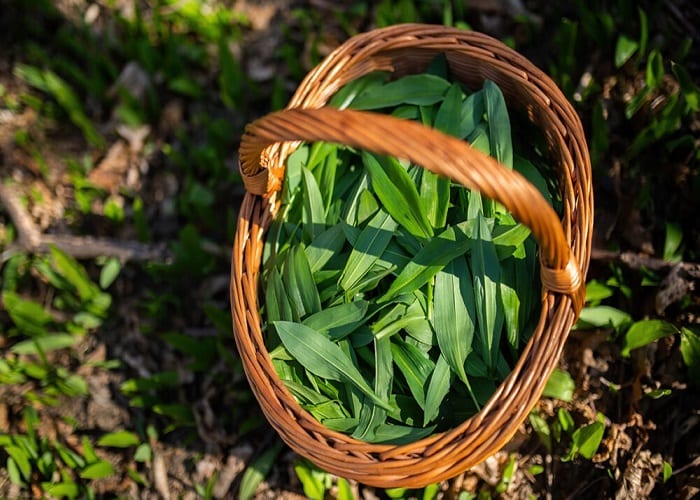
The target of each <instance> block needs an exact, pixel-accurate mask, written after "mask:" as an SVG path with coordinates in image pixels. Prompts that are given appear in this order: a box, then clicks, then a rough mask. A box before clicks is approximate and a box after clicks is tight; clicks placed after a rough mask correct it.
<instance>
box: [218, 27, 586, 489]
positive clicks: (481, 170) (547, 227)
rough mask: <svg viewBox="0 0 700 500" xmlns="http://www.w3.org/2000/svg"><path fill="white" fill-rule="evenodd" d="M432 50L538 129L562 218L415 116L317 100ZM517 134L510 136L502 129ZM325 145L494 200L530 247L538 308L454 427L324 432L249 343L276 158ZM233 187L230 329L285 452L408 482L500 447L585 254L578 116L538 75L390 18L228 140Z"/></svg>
mask: <svg viewBox="0 0 700 500" xmlns="http://www.w3.org/2000/svg"><path fill="white" fill-rule="evenodd" d="M439 53H444V54H445V55H446V58H447V62H448V66H449V70H450V72H451V74H452V75H453V77H454V78H455V79H457V80H459V81H461V82H462V83H463V84H465V85H466V86H468V87H470V88H474V89H478V88H481V87H482V85H483V82H484V80H485V79H491V80H493V81H495V82H496V83H497V84H498V85H499V86H500V87H501V89H502V91H503V93H504V96H505V98H506V102H507V105H508V107H509V109H511V110H517V111H520V112H522V113H523V114H524V115H525V116H527V118H528V119H529V120H530V121H531V122H532V123H533V124H534V125H535V126H536V127H537V128H538V129H539V130H540V131H541V132H542V134H543V136H544V137H545V139H546V142H547V144H548V146H549V149H550V157H551V161H552V163H553V167H554V168H555V169H556V172H557V176H558V179H557V180H558V182H559V192H560V196H561V199H562V201H563V215H562V216H561V218H560V217H559V216H557V215H556V214H555V212H554V211H553V210H552V209H551V207H550V206H549V205H548V204H547V202H545V200H544V199H543V198H542V197H541V195H540V193H539V191H537V189H535V188H534V187H533V186H532V185H530V184H529V183H528V182H527V181H526V180H525V179H524V178H523V177H522V176H520V175H519V174H518V173H517V172H514V171H511V170H507V169H506V168H504V167H502V166H500V165H499V164H498V163H497V162H496V161H495V160H493V159H492V158H490V157H488V156H486V155H484V154H482V153H480V152H478V151H477V150H475V149H473V148H471V147H470V146H469V145H468V144H467V143H465V142H463V141H460V140H458V139H455V138H452V137H448V136H446V135H444V134H442V133H440V132H437V131H435V130H431V129H428V128H426V127H424V126H423V125H421V124H418V123H415V122H412V121H406V120H398V119H395V118H392V117H389V116H385V115H380V114H377V113H367V112H360V111H348V110H344V111H339V110H335V109H330V108H325V107H324V106H325V104H326V103H327V101H328V100H329V99H330V97H331V96H332V95H333V94H334V93H335V92H336V91H337V90H338V89H339V88H340V87H342V86H343V85H344V84H346V83H348V82H349V81H351V80H353V79H356V78H357V77H359V76H362V75H364V74H366V73H368V72H370V71H375V70H384V71H390V72H393V73H394V74H395V75H396V76H402V75H406V74H411V73H420V72H423V71H425V69H426V68H427V65H428V64H429V62H430V61H431V60H432V59H433V58H434V57H435V56H436V55H437V54H439ZM516 133H517V132H516ZM318 140H325V141H332V142H337V143H343V144H347V145H351V146H354V147H358V148H364V149H367V150H370V151H374V152H377V153H383V154H390V155H393V156H396V157H400V158H406V159H409V160H411V161H413V162H414V163H417V164H419V165H421V166H423V167H424V168H427V169H429V170H432V171H434V172H436V173H438V174H442V175H446V176H448V177H451V178H452V179H453V180H455V181H457V182H460V183H461V184H463V185H465V186H467V187H469V188H471V189H476V190H479V191H481V192H482V193H483V194H484V195H486V196H488V197H490V198H493V199H495V200H498V201H499V202H501V203H502V204H503V205H504V206H505V207H506V208H507V209H508V210H510V211H511V212H512V213H513V215H514V216H515V217H516V218H517V219H519V220H520V221H522V222H523V223H525V224H527V225H528V226H529V227H530V228H531V229H532V231H533V234H534V236H535V238H536V240H537V242H538V245H539V252H540V262H541V264H542V265H541V278H542V285H543V290H542V313H541V315H540V319H539V323H538V325H537V328H536V330H535V332H534V333H533V335H532V337H531V339H530V341H529V342H528V343H527V345H526V346H525V347H524V349H523V352H522V355H521V357H520V359H519V361H518V363H517V364H516V366H515V368H514V369H513V371H512V372H511V374H510V375H509V376H508V377H507V379H506V380H505V381H504V382H503V383H502V384H501V385H500V386H499V387H498V389H497V390H496V392H495V393H494V394H493V396H492V397H491V399H490V400H489V402H488V403H487V404H486V406H484V407H483V408H482V409H481V411H479V413H477V414H476V415H475V416H473V417H472V418H470V419H469V420H467V421H465V422H463V423H462V424H461V425H459V426H458V427H456V428H454V429H452V430H450V431H447V432H444V433H440V434H436V435H433V436H431V437H428V438H425V439H422V440H420V441H416V442H414V443H411V444H406V445H386V444H369V443H365V442H362V441H358V440H356V439H354V438H352V437H350V436H347V435H345V434H341V433H338V432H334V431H330V430H328V429H326V428H325V427H324V426H323V425H322V424H320V423H319V422H318V421H317V420H316V419H315V418H314V417H313V416H311V415H310V414H309V413H307V412H306V411H305V410H303V409H302V408H301V407H300V406H299V405H298V404H297V403H296V401H295V399H294V398H293V396H292V395H291V394H290V393H289V391H288V390H287V389H286V388H285V386H284V384H283V382H282V381H281V380H280V379H279V377H278V376H277V373H276V372H275V369H274V367H273V365H272V362H271V360H270V357H269V355H268V352H267V350H266V348H265V344H264V341H263V333H262V325H261V317H260V313H259V291H260V287H259V271H260V265H261V259H262V248H263V242H264V236H265V231H266V229H267V228H268V226H269V224H270V222H271V220H272V218H273V217H274V216H275V214H276V211H277V208H278V207H279V197H278V191H279V189H280V187H281V185H282V179H283V175H284V164H285V159H286V158H287V156H288V155H289V154H290V153H291V152H292V151H293V150H294V148H295V147H296V146H298V144H299V141H318ZM240 167H241V174H242V175H243V178H244V180H245V185H246V189H247V193H246V195H245V197H244V200H243V202H242V205H241V207H240V213H239V219H238V226H237V229H236V237H235V241H234V247H233V259H232V276H231V306H232V312H233V321H234V333H235V339H236V344H237V347H238V351H239V354H240V356H241V358H242V360H243V366H244V369H245V372H246V375H247V377H248V380H249V381H250V384H251V386H252V389H253V392H254V393H255V396H256V398H257V400H258V402H259V403H260V406H261V407H262V410H263V412H264V414H265V416H266V417H267V419H268V420H269V422H270V423H271V425H272V426H273V427H274V428H275V429H276V431H277V432H278V433H279V434H280V436H281V437H282V439H283V440H284V441H285V442H286V443H287V444H288V445H289V446H290V447H291V448H292V449H294V450H295V451H296V452H298V453H300V454H301V455H303V456H305V457H307V458H309V459H310V460H311V461H312V462H314V463H316V464H317V465H318V466H320V467H321V468H323V469H325V470H327V471H329V472H332V473H334V474H337V475H340V476H343V477H346V478H353V479H356V480H358V481H360V482H362V483H365V484H369V485H374V486H378V487H385V488H388V487H421V486H425V485H427V484H430V483H434V482H437V481H441V480H444V479H447V478H450V477H453V476H455V475H457V474H459V473H461V472H463V471H465V470H466V469H468V468H470V467H472V466H474V465H476V464H477V463H479V462H481V461H482V460H484V459H486V458H487V457H488V456H490V455H492V454H493V453H495V452H496V451H497V450H498V449H499V448H501V447H502V446H503V445H504V444H505V443H506V442H507V441H508V440H509V439H510V438H511V437H512V436H513V434H514V433H515V432H516V430H517V429H518V427H519V426H520V425H521V423H522V422H523V420H524V419H525V418H526V417H527V414H528V412H529V411H530V409H531V408H532V407H533V405H534V404H535V403H536V402H537V400H538V399H539V397H540V395H541V393H542V390H543V388H544V385H545V383H546V381H547V378H548V376H549V374H550V373H551V372H552V370H553V369H554V367H555V366H556V364H557V361H558V360H559V358H560V355H561V351H562V348H563V346H564V343H565V341H566V338H567V335H568V333H569V330H570V328H571V326H572V325H573V323H574V321H575V320H576V318H577V316H578V313H579V311H580V309H581V307H582V305H583V298H584V283H585V275H586V272H587V269H588V261H589V255H590V244H591V233H592V220H593V198H592V190H591V181H590V175H591V168H590V160H589V156H588V151H587V146H586V141H585V137H584V132H583V128H582V126H581V122H580V120H579V118H578V116H577V115H576V113H575V111H574V110H573V108H572V107H571V105H570V104H569V102H568V101H567V100H566V98H565V97H564V96H563V95H562V93H561V92H560V91H559V89H558V88H557V87H556V85H555V84H554V83H553V82H552V80H551V79H550V78H549V77H547V76H546V75H545V74H544V73H543V72H542V71H540V70H539V69H537V68H536V67H535V66H534V65H533V64H532V63H530V62H529V61H528V60H527V59H525V58H524V57H522V56H521V55H519V54H518V53H516V52H515V51H513V50H511V49H509V48H508V47H506V46H505V45H503V44H502V43H501V42H499V41H497V40H494V39H493V38H490V37H488V36H486V35H483V34H480V33H475V32H469V31H462V30H457V29H451V28H445V27H441V26H430V25H417V24H409V25H397V26H392V27H389V28H384V29H379V30H374V31H370V32H368V33H365V34H361V35H358V36H355V37H353V38H351V39H350V40H348V41H347V42H346V43H344V44H343V45H341V46H340V47H338V48H337V49H336V50H335V51H333V52H332V53H331V54H330V55H329V56H328V57H326V58H325V60H324V61H323V62H321V63H320V64H319V65H318V66H317V67H316V68H315V69H314V70H313V71H311V72H310V73H309V74H308V75H307V77H306V78H305V79H304V81H303V82H302V83H301V85H300V86H299V88H298V90H297V92H296V94H295V95H294V97H293V98H292V99H291V101H290V103H289V105H288V108H287V109H286V110H283V111H280V112H277V113H273V114H270V115H268V116H266V117H264V118H262V119H259V120H257V121H255V122H253V123H252V124H250V125H248V127H246V131H245V134H244V136H243V138H242V142H241V147H240Z"/></svg>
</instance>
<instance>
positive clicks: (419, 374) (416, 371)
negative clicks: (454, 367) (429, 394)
mask: <svg viewBox="0 0 700 500" xmlns="http://www.w3.org/2000/svg"><path fill="white" fill-rule="evenodd" d="M391 354H392V355H393V357H394V362H395V363H396V366H398V368H399V370H400V371H401V373H402V374H403V376H404V378H405V379H406V382H407V383H408V388H409V390H410V391H411V395H412V396H413V398H414V399H415V400H416V402H417V403H418V405H419V406H420V407H421V408H423V409H425V391H426V389H427V387H428V378H429V377H430V375H431V373H432V372H433V370H434V369H435V363H433V362H432V361H431V360H430V359H429V358H428V357H427V355H426V354H424V353H423V352H421V351H420V350H419V349H418V348H417V347H416V346H414V345H411V344H409V343H407V342H404V341H402V340H399V339H396V340H394V341H392V343H391Z"/></svg>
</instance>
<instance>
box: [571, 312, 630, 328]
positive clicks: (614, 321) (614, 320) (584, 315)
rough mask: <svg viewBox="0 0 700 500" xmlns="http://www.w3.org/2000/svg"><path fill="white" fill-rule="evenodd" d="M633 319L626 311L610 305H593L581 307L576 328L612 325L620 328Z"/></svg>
mask: <svg viewBox="0 0 700 500" xmlns="http://www.w3.org/2000/svg"><path fill="white" fill-rule="evenodd" d="M631 321H632V317H631V316H630V315H629V314H627V313H626V312H624V311H620V310H619V309H615V308H614V307H610V306H592V307H584V308H583V309H581V314H580V316H579V319H578V322H577V323H576V329H579V330H582V329H587V328H600V327H612V328H615V329H618V328H620V327H622V326H624V325H626V324H628V323H630V322H631Z"/></svg>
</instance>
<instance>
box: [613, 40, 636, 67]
mask: <svg viewBox="0 0 700 500" xmlns="http://www.w3.org/2000/svg"><path fill="white" fill-rule="evenodd" d="M638 48H639V44H638V43H637V42H636V41H634V40H632V39H631V38H629V37H628V36H627V35H620V36H619V38H618V39H617V45H616V46H615V67H616V68H619V67H620V66H622V65H623V64H625V63H626V62H627V61H629V59H630V58H631V57H632V56H633V55H634V53H635V52H637V49H638Z"/></svg>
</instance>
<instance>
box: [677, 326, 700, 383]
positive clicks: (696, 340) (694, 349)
mask: <svg viewBox="0 0 700 500" xmlns="http://www.w3.org/2000/svg"><path fill="white" fill-rule="evenodd" d="M681 356H683V363H685V366H687V367H688V379H689V380H690V381H691V382H693V383H694V384H696V385H700V335H698V333H697V332H696V331H693V330H691V329H690V328H686V327H683V328H681Z"/></svg>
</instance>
